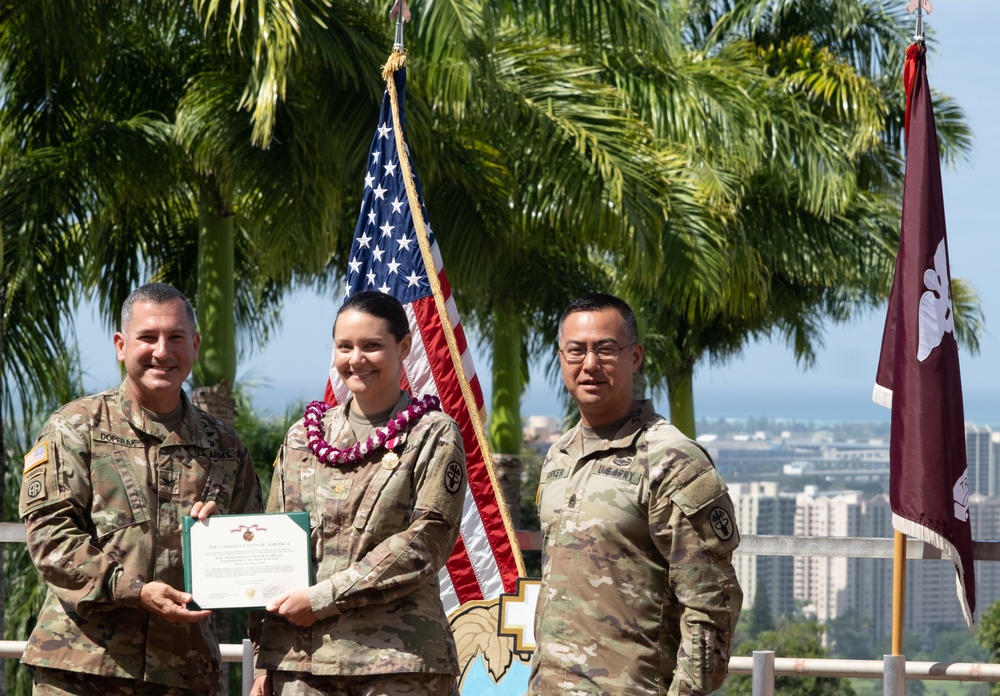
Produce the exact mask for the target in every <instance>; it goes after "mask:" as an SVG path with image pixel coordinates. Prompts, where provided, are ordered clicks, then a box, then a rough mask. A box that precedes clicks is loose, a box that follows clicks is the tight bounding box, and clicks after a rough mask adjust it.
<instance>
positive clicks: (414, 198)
mask: <svg viewBox="0 0 1000 696" xmlns="http://www.w3.org/2000/svg"><path fill="white" fill-rule="evenodd" d="M403 6H404V7H405V2H404V3H403ZM405 66H406V54H405V53H403V52H398V51H393V54H392V55H391V56H390V57H389V60H388V61H386V64H385V67H384V68H383V70H382V76H383V77H384V78H385V80H386V89H387V90H388V92H389V100H390V102H391V103H392V123H393V132H394V136H395V138H396V150H397V151H398V152H399V167H400V170H401V173H402V175H403V183H404V186H405V187H406V197H407V199H408V200H409V203H410V211H411V213H412V215H413V228H414V230H415V231H416V235H417V244H418V245H419V247H420V254H421V256H422V257H423V259H424V265H425V266H426V267H427V282H428V283H429V284H430V287H431V294H432V295H433V297H434V305H435V307H436V308H437V313H438V317H439V318H440V319H441V328H442V330H443V331H444V335H445V339H446V342H447V344H448V352H449V354H450V355H451V361H452V364H453V365H454V368H455V374H456V376H457V377H458V382H459V384H460V385H461V387H462V397H463V398H464V399H465V405H466V409H467V410H468V412H469V419H470V420H471V421H472V428H473V430H474V431H475V433H476V441H477V442H478V443H479V450H480V452H482V455H483V466H484V468H485V469H486V472H487V474H488V475H489V477H490V482H491V483H492V485H493V490H495V491H500V490H501V487H500V483H499V482H498V481H497V477H496V471H495V470H494V467H493V454H492V452H491V451H490V445H489V442H488V441H487V439H486V435H485V433H484V430H483V421H482V418H483V414H481V413H480V412H479V408H478V407H477V406H476V398H475V396H474V395H473V392H472V386H471V385H470V384H469V377H468V375H466V374H465V367H464V365H463V364H462V356H461V352H460V351H459V348H458V341H457V340H456V339H455V327H454V326H452V323H451V318H450V317H449V316H448V307H447V306H446V305H445V301H444V292H443V291H442V290H441V282H440V280H439V278H438V268H437V264H436V263H435V262H434V253H433V251H432V250H431V244H430V238H429V237H428V235H427V225H426V223H425V221H424V217H423V212H422V210H421V206H420V197H419V196H418V195H417V187H416V184H415V183H414V179H413V170H412V168H411V167H410V158H409V151H408V150H407V149H406V141H405V140H404V139H403V124H402V122H401V119H400V117H399V95H398V94H397V92H396V79H395V76H394V73H395V72H396V70H400V69H402V68H404V67H405ZM496 502H497V506H498V507H499V509H500V517H501V519H502V520H503V525H504V529H505V530H506V532H507V536H508V538H509V541H510V545H511V550H512V551H513V556H514V563H515V565H516V566H517V572H518V575H520V576H522V577H523V576H524V575H525V574H526V571H525V568H524V559H523V558H522V557H521V549H520V547H519V545H518V543H517V533H516V532H515V531H514V528H513V525H512V524H511V521H510V511H509V510H508V509H507V503H506V501H505V500H504V498H503V496H502V495H497V497H496Z"/></svg>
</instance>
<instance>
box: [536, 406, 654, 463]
mask: <svg viewBox="0 0 1000 696" xmlns="http://www.w3.org/2000/svg"><path fill="white" fill-rule="evenodd" d="M638 403H639V408H637V409H636V410H635V411H633V412H632V416H631V417H630V418H629V419H628V420H626V421H625V424H624V425H622V427H621V428H619V429H618V432H617V433H615V435H613V436H612V437H610V438H608V439H606V440H604V443H603V445H602V446H601V447H600V448H598V449H596V450H594V452H605V451H607V450H613V449H622V448H624V447H629V446H631V445H633V444H635V441H636V439H637V438H638V437H639V433H640V432H642V429H643V428H644V427H645V425H646V424H647V423H648V422H649V421H650V420H651V419H652V418H653V416H654V415H656V414H655V412H654V411H653V402H652V401H650V400H649V399H644V400H642V401H639V402H638ZM582 430H583V424H582V423H580V422H577V424H576V426H574V427H573V428H571V429H570V430H569V431H567V432H566V434H565V435H563V436H562V437H561V438H559V439H558V440H557V441H556V443H555V447H556V448H558V449H559V450H561V451H562V452H569V450H570V448H571V447H573V443H575V442H578V441H579V439H580V438H581V437H582V432H581V431H582ZM594 452H587V454H588V455H590V454H593V453H594Z"/></svg>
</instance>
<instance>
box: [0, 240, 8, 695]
mask: <svg viewBox="0 0 1000 696" xmlns="http://www.w3.org/2000/svg"><path fill="white" fill-rule="evenodd" d="M3 267H4V266H3V230H0V275H2V273H3ZM6 309H7V283H6V280H3V281H2V282H0V506H3V507H0V520H3V514H2V511H3V509H4V508H5V507H6V505H5V502H6V500H7V445H6V443H5V442H4V427H3V417H2V416H3V414H2V408H3V404H4V403H6V401H7V360H6V359H5V358H4V355H5V353H4V333H3V325H4V321H3V320H4V314H5V313H6ZM3 521H5V520H3ZM4 546H5V544H0V637H4V638H6V636H7V627H6V626H5V624H4V616H5V615H6V614H7V588H6V586H7V576H6V573H5V572H4V555H5V554H4ZM6 693H7V670H6V669H3V668H0V694H6Z"/></svg>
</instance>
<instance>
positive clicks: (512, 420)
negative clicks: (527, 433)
mask: <svg viewBox="0 0 1000 696" xmlns="http://www.w3.org/2000/svg"><path fill="white" fill-rule="evenodd" d="M521 375H522V371H521V320H520V318H519V317H517V316H514V317H510V316H504V315H503V313H502V312H500V311H497V312H495V313H494V329H493V404H492V409H491V414H490V420H489V424H490V432H489V439H490V449H492V450H493V464H494V466H495V468H496V472H497V478H498V479H499V483H500V487H501V490H502V493H503V497H504V500H505V501H506V503H507V509H508V511H509V512H510V519H511V523H512V524H513V526H514V528H515V529H516V528H517V527H518V524H519V523H520V521H521V514H520V508H521V441H522V437H523V436H522V432H521V386H522V384H523V383H524V382H523V380H522V378H521Z"/></svg>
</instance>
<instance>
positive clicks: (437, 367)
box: [326, 68, 519, 613]
mask: <svg viewBox="0 0 1000 696" xmlns="http://www.w3.org/2000/svg"><path fill="white" fill-rule="evenodd" d="M390 79H394V80H395V87H396V92H397V94H398V113H399V118H400V128H402V125H403V124H404V123H405V120H404V112H403V93H404V89H405V85H406V70H405V68H400V69H397V70H396V71H395V72H394V73H393V75H392V77H391V78H390ZM397 136H401V134H400V133H396V126H395V125H394V123H393V115H392V104H391V100H390V94H389V91H388V90H387V91H386V94H385V96H384V98H383V99H382V109H381V112H380V113H379V120H378V128H377V130H376V132H375V137H374V138H373V139H372V145H371V150H370V152H369V158H368V167H367V173H366V175H365V186H364V195H363V201H362V205H361V213H360V215H359V216H358V224H357V227H356V228H355V230H354V242H353V244H352V245H351V255H350V261H349V262H348V269H347V287H346V288H345V296H349V295H350V294H351V293H354V292H358V291H361V290H380V291H382V292H385V293H390V294H392V295H393V296H394V297H396V298H397V299H398V300H399V301H400V302H401V303H402V304H403V307H404V308H405V309H406V314H407V316H408V317H409V319H410V330H411V332H412V334H413V346H412V348H411V349H410V355H409V357H408V358H407V360H406V362H405V364H404V366H403V367H404V372H405V375H404V384H403V388H404V389H409V390H410V392H411V393H412V394H413V395H414V396H422V395H424V394H436V395H437V396H438V397H439V398H440V399H441V408H442V410H444V412H445V413H447V414H448V415H450V416H451V417H452V418H454V419H455V421H456V422H457V423H458V425H459V427H460V428H461V431H462V437H463V440H464V441H465V451H466V457H467V460H466V461H467V469H468V477H467V480H468V487H469V490H468V492H467V495H466V497H465V509H464V511H463V514H462V527H461V531H460V536H459V539H458V543H457V544H456V546H455V550H454V551H453V552H452V555H451V558H450V559H449V560H448V564H447V567H446V568H445V569H443V570H442V571H441V573H440V576H439V580H440V584H441V598H442V600H443V602H444V606H445V611H447V612H449V613H450V612H451V611H452V610H454V609H456V608H458V607H459V606H461V605H463V604H465V603H466V602H470V601H474V600H481V599H494V598H496V597H498V596H499V595H500V594H502V593H509V592H514V591H515V584H516V580H517V577H518V574H519V573H518V566H519V563H518V558H516V557H515V553H516V551H515V549H516V545H514V544H513V543H512V542H511V536H510V535H511V531H510V528H509V523H508V522H507V521H506V520H505V515H504V514H503V512H502V511H501V505H500V503H499V500H498V494H497V491H496V489H495V487H494V484H493V479H492V477H491V476H490V471H489V469H488V468H487V465H486V461H485V456H489V454H488V452H486V453H484V452H483V447H481V446H480V443H481V442H483V441H482V440H481V438H480V437H479V436H478V435H477V433H476V430H475V427H474V425H473V416H472V415H471V414H470V410H469V407H468V405H467V404H468V401H467V399H466V398H465V394H464V393H463V389H462V383H461V379H460V377H459V375H458V374H457V371H456V368H455V364H454V362H453V360H452V356H451V351H450V350H449V346H448V339H447V331H448V328H449V326H450V327H453V328H454V339H455V342H456V345H457V349H458V354H459V355H460V356H461V366H462V368H463V369H464V373H465V375H466V376H467V377H468V385H469V386H468V388H469V389H470V390H471V397H472V400H473V401H474V403H475V411H476V418H477V419H478V420H479V422H480V423H481V422H482V417H483V414H484V409H483V393H482V389H481V388H480V386H479V379H478V378H477V377H476V371H475V367H474V366H473V364H472V355H471V353H470V352H469V348H468V344H467V342H466V340H465V334H464V333H463V331H462V327H461V324H460V323H459V317H458V310H457V308H456V306H455V300H454V298H453V297H452V295H451V288H450V286H449V285H448V278H447V276H446V275H445V272H444V265H443V264H442V262H441V253H440V250H439V249H438V245H437V242H436V241H435V239H434V235H433V232H432V231H431V228H430V224H429V222H428V217H427V210H426V208H425V207H424V202H423V195H422V194H421V193H420V184H419V182H418V181H417V177H416V172H415V171H414V172H413V180H412V181H413V188H412V190H413V192H414V194H415V196H416V199H417V201H418V206H419V215H420V217H419V219H418V220H416V221H415V220H414V215H413V212H414V211H413V208H412V207H411V200H410V198H409V197H408V194H407V190H406V186H405V182H404V172H403V170H402V167H401V164H400V160H399V150H398V148H397V141H396V138H397ZM405 147H406V146H405V145H404V148H405ZM407 154H408V151H407ZM417 225H422V226H423V227H424V228H425V229H426V232H427V239H428V241H429V243H430V249H431V253H432V255H433V259H434V267H435V268H437V269H439V270H438V271H437V279H438V281H439V282H440V288H441V293H442V294H443V298H444V301H445V305H446V307H447V314H448V317H447V322H445V321H443V320H442V318H441V316H440V315H439V313H438V309H437V305H436V303H435V298H434V295H433V292H432V286H431V283H430V279H429V278H428V275H427V267H426V265H425V263H424V260H423V257H422V255H421V250H420V244H419V243H418V239H417V231H416V227H417ZM347 395H348V392H347V388H346V387H345V386H344V384H343V382H342V381H341V380H340V377H339V376H338V375H337V371H336V369H335V367H334V365H333V362H332V360H331V364H330V381H329V383H328V385H327V393H326V400H327V402H329V403H331V404H335V403H338V402H340V403H343V401H344V400H345V399H346V398H347ZM508 519H509V518H508Z"/></svg>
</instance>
